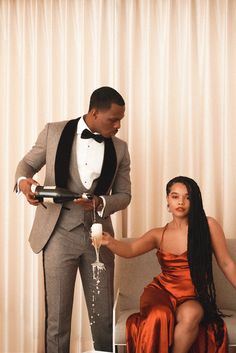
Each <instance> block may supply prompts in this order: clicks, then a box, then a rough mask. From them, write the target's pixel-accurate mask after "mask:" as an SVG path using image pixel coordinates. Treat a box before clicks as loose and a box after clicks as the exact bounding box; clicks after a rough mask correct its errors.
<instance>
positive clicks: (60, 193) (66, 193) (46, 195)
mask: <svg viewBox="0 0 236 353" xmlns="http://www.w3.org/2000/svg"><path fill="white" fill-rule="evenodd" d="M32 191H33V192H34V193H35V198H36V200H39V201H40V202H54V203H63V202H66V201H73V200H74V199H78V198H83V199H86V200H92V198H93V195H92V194H89V193H82V194H78V193H75V192H72V191H70V190H67V189H64V188H59V187H56V186H41V185H37V186H36V187H35V190H33V189H32Z"/></svg>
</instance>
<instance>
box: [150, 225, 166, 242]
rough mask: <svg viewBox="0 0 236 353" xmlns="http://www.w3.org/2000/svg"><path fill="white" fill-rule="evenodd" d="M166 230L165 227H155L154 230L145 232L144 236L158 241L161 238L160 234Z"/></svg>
mask: <svg viewBox="0 0 236 353" xmlns="http://www.w3.org/2000/svg"><path fill="white" fill-rule="evenodd" d="M165 228H166V225H165V226H163V227H156V228H151V229H150V230H148V231H147V232H146V234H145V235H149V236H151V237H153V238H155V239H157V240H159V239H160V238H161V237H162V234H163V232H164V230H165Z"/></svg>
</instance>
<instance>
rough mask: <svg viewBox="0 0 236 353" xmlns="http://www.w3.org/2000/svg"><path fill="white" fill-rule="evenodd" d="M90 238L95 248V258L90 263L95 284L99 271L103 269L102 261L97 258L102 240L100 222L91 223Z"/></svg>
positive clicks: (98, 279)
mask: <svg viewBox="0 0 236 353" xmlns="http://www.w3.org/2000/svg"><path fill="white" fill-rule="evenodd" d="M91 238H92V244H93V246H94V249H95V254H96V260H95V262H93V263H92V268H93V279H94V280H95V281H96V283H97V284H99V282H100V271H103V270H105V269H106V268H105V265H104V263H103V262H101V261H100V260H99V250H100V246H101V240H102V224H100V223H93V225H92V227H91Z"/></svg>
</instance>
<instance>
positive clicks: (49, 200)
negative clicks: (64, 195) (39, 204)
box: [43, 197, 54, 203]
mask: <svg viewBox="0 0 236 353" xmlns="http://www.w3.org/2000/svg"><path fill="white" fill-rule="evenodd" d="M43 203H54V201H53V199H52V198H51V197H44V198H43Z"/></svg>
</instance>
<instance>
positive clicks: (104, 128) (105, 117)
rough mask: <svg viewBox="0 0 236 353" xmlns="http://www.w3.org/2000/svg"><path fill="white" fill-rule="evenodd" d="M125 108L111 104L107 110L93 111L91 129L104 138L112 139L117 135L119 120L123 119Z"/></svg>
mask: <svg viewBox="0 0 236 353" xmlns="http://www.w3.org/2000/svg"><path fill="white" fill-rule="evenodd" d="M124 113H125V106H124V105H123V106H120V105H118V104H114V103H112V105H111V108H110V109H108V110H97V109H95V110H94V114H93V116H94V121H93V128H94V130H95V131H96V132H98V133H100V134H101V135H103V136H104V137H112V136H114V135H116V134H117V132H118V130H119V128H120V126H121V120H122V119H123V117H124Z"/></svg>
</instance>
